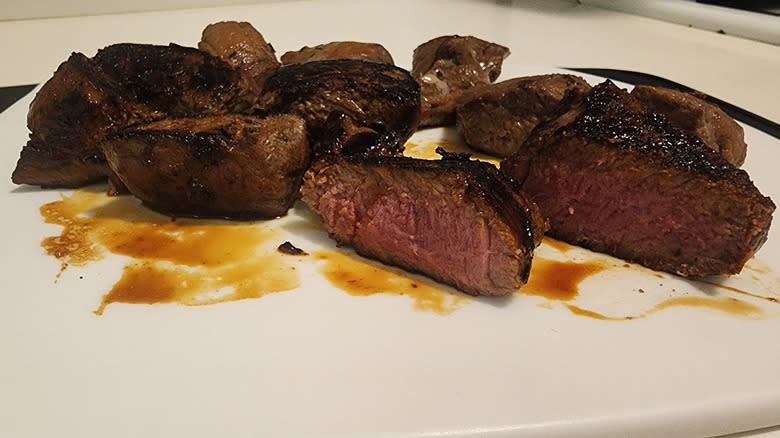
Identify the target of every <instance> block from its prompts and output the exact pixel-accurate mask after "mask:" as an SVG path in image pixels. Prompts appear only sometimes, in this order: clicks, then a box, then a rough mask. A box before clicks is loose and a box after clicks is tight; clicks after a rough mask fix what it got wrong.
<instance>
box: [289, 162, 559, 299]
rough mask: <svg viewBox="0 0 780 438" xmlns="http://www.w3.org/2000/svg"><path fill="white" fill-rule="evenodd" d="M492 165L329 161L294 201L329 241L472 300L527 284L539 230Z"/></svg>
mask: <svg viewBox="0 0 780 438" xmlns="http://www.w3.org/2000/svg"><path fill="white" fill-rule="evenodd" d="M515 189H516V187H513V186H512V183H511V181H510V180H509V179H507V178H505V177H504V176H503V175H502V174H501V173H500V172H499V171H498V169H496V167H495V166H493V165H492V164H488V163H484V162H479V161H471V160H469V159H468V158H467V157H466V158H463V157H447V158H445V159H443V160H420V159H414V158H409V157H366V156H359V155H350V156H338V157H331V158H329V159H327V160H322V161H318V162H316V163H315V164H313V165H312V167H311V168H310V170H308V171H307V172H306V175H305V176H304V183H303V187H302V188H301V192H302V194H303V201H304V202H305V203H306V204H307V205H308V206H309V207H310V208H311V209H312V210H314V211H315V212H317V213H318V214H319V215H320V216H321V218H322V220H323V222H324V223H325V227H326V228H327V230H328V232H329V234H330V235H331V237H333V238H335V239H336V240H337V241H338V242H339V244H346V245H350V246H352V247H354V248H355V250H356V251H357V252H358V253H359V254H362V255H364V256H366V257H371V258H375V259H377V260H380V261H382V262H385V263H388V264H392V265H396V266H400V267H402V268H404V269H407V270H410V271H414V272H420V273H423V274H425V275H428V276H429V277H431V278H433V279H435V280H438V281H441V282H443V283H447V284H450V285H452V286H454V287H456V288H458V289H460V290H461V291H463V292H466V293H468V294H472V295H504V294H507V293H511V292H513V291H515V290H517V289H518V288H519V287H521V286H522V285H523V284H524V283H525V282H526V281H527V279H528V273H529V270H530V267H531V260H532V255H533V250H534V248H535V247H536V246H537V245H538V244H539V242H540V240H541V238H542V234H543V233H544V225H545V224H544V222H543V221H542V220H541V216H540V215H539V214H538V210H537V209H536V206H535V205H534V204H533V202H530V201H529V200H528V199H527V198H525V197H524V196H523V195H522V194H520V193H519V192H518V191H516V190H515Z"/></svg>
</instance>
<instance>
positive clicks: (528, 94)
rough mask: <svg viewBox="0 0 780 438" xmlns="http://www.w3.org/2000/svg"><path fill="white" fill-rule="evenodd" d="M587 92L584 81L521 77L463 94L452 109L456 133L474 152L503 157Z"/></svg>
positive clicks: (560, 76)
mask: <svg viewBox="0 0 780 438" xmlns="http://www.w3.org/2000/svg"><path fill="white" fill-rule="evenodd" d="M589 91H590V85H589V84H588V83H587V82H585V80H584V79H582V78H580V77H578V76H573V75H566V74H549V75H539V76H524V77H519V78H514V79H508V80H506V81H502V82H497V83H495V84H488V85H481V86H477V87H474V88H471V89H469V90H467V91H465V92H464V93H463V94H462V96H461V98H460V104H459V105H458V107H457V109H456V110H455V119H456V122H455V124H456V126H457V129H458V132H459V133H460V134H461V135H462V136H463V140H464V141H465V142H466V144H467V145H469V147H471V148H472V149H474V150H477V151H480V152H485V153H488V154H491V155H495V156H497V157H507V156H509V155H511V154H512V153H513V152H515V151H516V150H517V149H518V148H520V147H521V146H522V144H523V143H524V142H525V140H526V138H528V136H529V135H530V134H531V131H533V129H534V128H536V126H537V125H539V124H540V123H543V122H545V121H547V120H548V119H550V118H551V117H554V116H556V115H557V114H559V113H560V110H561V107H563V106H567V105H572V104H573V103H575V102H577V101H578V100H580V99H582V97H584V96H585V94H587V93H588V92H589Z"/></svg>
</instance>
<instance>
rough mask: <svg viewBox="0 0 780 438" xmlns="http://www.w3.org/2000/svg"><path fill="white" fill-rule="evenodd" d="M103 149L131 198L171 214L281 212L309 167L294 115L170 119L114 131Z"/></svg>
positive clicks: (260, 215) (295, 194)
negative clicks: (263, 117) (131, 195)
mask: <svg viewBox="0 0 780 438" xmlns="http://www.w3.org/2000/svg"><path fill="white" fill-rule="evenodd" d="M101 148H102V150H103V152H104V153H105V155H106V158H107V159H108V162H109V164H110V165H111V168H112V169H113V170H114V172H116V174H117V175H118V176H119V178H120V179H121V180H122V182H123V183H124V184H125V185H126V186H127V188H128V190H129V191H130V192H131V193H132V194H133V195H135V196H136V197H138V198H139V199H141V200H142V201H143V202H144V204H146V205H148V206H149V207H150V208H152V209H154V210H157V211H160V212H163V213H166V214H171V215H174V216H198V217H224V218H233V219H250V218H271V217H275V216H279V215H283V214H285V213H286V212H287V210H288V208H289V207H290V206H291V205H292V204H293V202H295V200H296V199H298V196H299V188H300V185H301V180H302V177H303V172H304V171H305V170H306V167H307V166H308V164H309V148H308V144H307V140H306V127H305V124H304V122H303V120H302V119H301V118H300V117H297V116H293V115H281V116H275V117H269V118H265V119H261V118H257V117H251V116H243V115H236V114H230V115H213V116H207V117H201V118H180V119H165V120H160V121H156V122H152V123H149V124H146V125H140V126H133V127H129V128H126V129H123V130H121V131H119V132H116V133H114V134H111V135H109V136H108V137H107V138H106V140H105V141H103V142H102V143H101Z"/></svg>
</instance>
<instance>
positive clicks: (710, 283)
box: [696, 279, 780, 303]
mask: <svg viewBox="0 0 780 438" xmlns="http://www.w3.org/2000/svg"><path fill="white" fill-rule="evenodd" d="M696 281H698V282H699V283H705V284H709V285H711V286H715V287H717V288H720V289H725V290H728V291H731V292H735V293H738V294H740V295H747V296H749V297H753V298H758V299H761V300H764V301H769V302H770V303H780V300H779V299H778V298H776V297H768V296H765V295H759V294H755V293H753V292H748V291H745V290H742V289H737V288H735V287H731V286H726V285H724V284H720V283H716V282H714V281H706V280H701V279H699V280H696Z"/></svg>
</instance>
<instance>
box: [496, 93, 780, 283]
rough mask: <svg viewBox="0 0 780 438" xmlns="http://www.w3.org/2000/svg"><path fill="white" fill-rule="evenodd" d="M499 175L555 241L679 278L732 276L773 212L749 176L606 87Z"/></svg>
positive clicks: (547, 129) (539, 137)
mask: <svg viewBox="0 0 780 438" xmlns="http://www.w3.org/2000/svg"><path fill="white" fill-rule="evenodd" d="M538 132H539V134H538V135H536V136H534V137H532V138H531V139H530V140H529V142H528V143H527V144H526V145H525V146H524V147H523V148H521V149H520V150H519V151H518V152H517V153H515V154H514V155H512V156H510V157H509V158H507V159H506V160H504V161H503V162H502V164H501V170H502V171H503V172H504V173H506V174H507V175H508V176H510V177H512V178H515V179H516V180H517V181H519V182H521V184H522V187H523V190H525V192H526V193H528V195H529V196H530V197H531V198H532V199H534V201H536V202H537V204H538V205H539V208H540V209H541V210H542V214H543V215H544V216H545V217H546V218H547V219H548V220H549V223H550V231H549V234H550V236H552V237H555V238H558V239H561V240H564V241H566V242H569V243H572V244H575V245H581V246H583V247H586V248H589V249H592V250H595V251H599V252H605V253H608V254H612V255H615V256H617V257H620V258H623V259H626V260H628V261H632V262H636V263H640V264H642V265H644V266H647V267H649V268H652V269H657V270H661V271H667V272H671V273H674V274H678V275H682V276H708V275H719V274H736V273H739V272H740V270H741V269H742V267H743V265H744V264H745V262H747V260H748V259H750V258H751V257H752V256H753V254H754V253H755V252H756V251H757V250H758V249H759V248H760V247H761V245H762V244H763V243H764V241H765V240H766V238H767V233H768V231H769V226H770V223H771V220H772V213H773V211H774V210H775V205H774V203H773V202H772V200H770V199H769V198H767V197H765V196H763V195H762V194H761V193H760V192H759V191H758V189H757V188H756V187H755V186H754V185H753V183H752V181H751V180H750V178H749V176H748V174H747V173H746V172H745V171H743V170H740V169H737V168H735V167H734V166H732V165H731V164H729V163H728V162H727V161H726V160H725V159H724V158H723V156H721V155H720V154H719V153H717V152H715V151H713V150H712V149H710V148H709V147H707V146H706V145H705V144H704V143H702V142H701V140H700V139H699V138H698V137H695V136H693V135H690V134H688V133H686V132H684V131H682V130H679V129H677V128H675V127H673V126H672V125H671V124H670V123H669V122H668V121H667V120H666V119H665V118H664V117H663V116H661V115H659V114H657V113H653V112H650V111H647V109H646V108H645V107H644V106H643V105H642V104H641V103H640V102H638V101H637V100H635V99H634V98H633V97H631V96H630V95H629V94H628V93H627V92H626V91H625V90H621V89H619V88H618V87H616V86H615V85H614V84H612V83H611V82H609V81H607V82H605V83H603V84H600V85H598V86H596V87H594V89H593V91H592V92H591V94H590V95H588V96H587V97H586V98H585V100H584V101H583V102H582V103H581V104H580V105H578V106H576V107H574V108H572V109H571V110H570V111H569V112H568V113H566V114H564V115H563V116H561V117H560V118H559V119H557V120H555V121H553V122H550V123H549V124H548V125H547V126H546V127H544V128H543V129H539V130H538Z"/></svg>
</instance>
